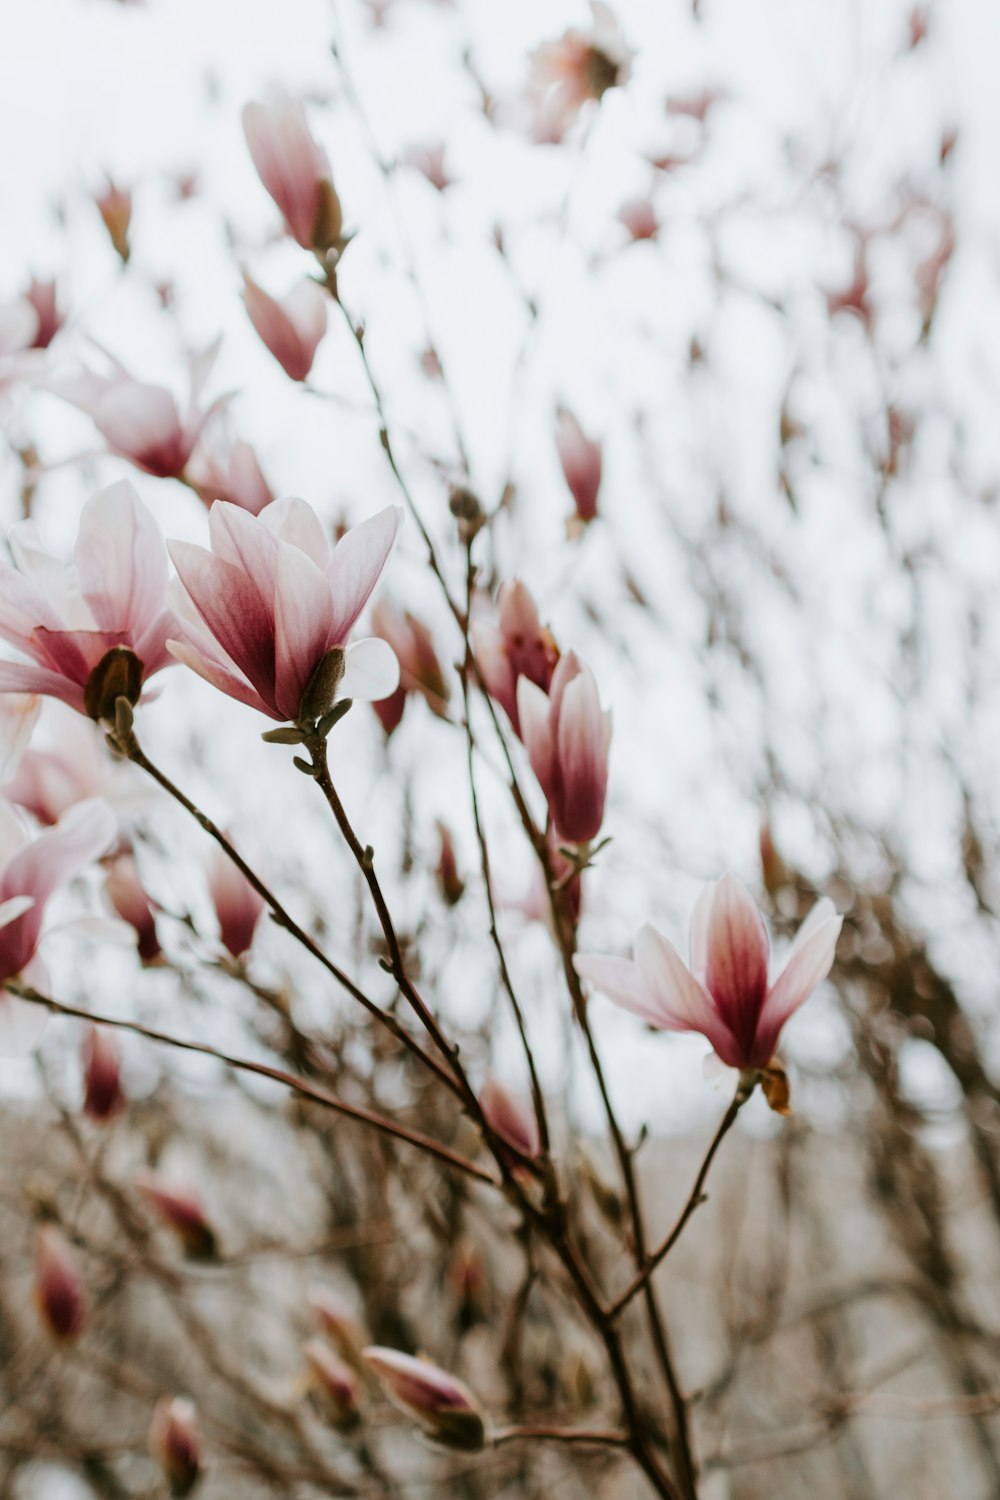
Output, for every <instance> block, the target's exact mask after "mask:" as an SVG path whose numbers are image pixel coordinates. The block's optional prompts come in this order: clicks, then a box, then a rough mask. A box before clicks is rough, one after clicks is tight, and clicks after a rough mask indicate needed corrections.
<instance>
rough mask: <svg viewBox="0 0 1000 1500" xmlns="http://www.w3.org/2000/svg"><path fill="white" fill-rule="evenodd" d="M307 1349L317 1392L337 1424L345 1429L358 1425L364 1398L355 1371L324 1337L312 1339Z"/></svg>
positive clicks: (306, 1352) (314, 1391)
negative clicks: (340, 1357)
mask: <svg viewBox="0 0 1000 1500" xmlns="http://www.w3.org/2000/svg"><path fill="white" fill-rule="evenodd" d="M303 1352H304V1354H305V1356H306V1359H307V1360H308V1362H309V1371H310V1374H311V1376H312V1390H313V1393H314V1394H315V1395H316V1396H318V1397H319V1398H320V1400H321V1404H322V1406H323V1408H324V1410H325V1411H326V1412H327V1413H328V1414H329V1417H330V1420H331V1422H332V1423H333V1425H334V1426H335V1427H339V1428H340V1429H341V1430H342V1431H347V1430H348V1429H349V1428H351V1427H356V1426H357V1425H358V1423H359V1422H360V1420H361V1398H360V1394H359V1391H358V1381H357V1376H356V1375H355V1374H354V1371H353V1370H351V1369H350V1368H349V1367H348V1366H347V1365H345V1364H344V1362H343V1360H340V1359H338V1358H337V1356H336V1355H335V1354H334V1353H333V1351H332V1349H330V1348H329V1347H328V1346H327V1345H326V1344H324V1342H323V1340H322V1339H310V1340H309V1342H308V1344H306V1346H305V1349H304V1351H303Z"/></svg>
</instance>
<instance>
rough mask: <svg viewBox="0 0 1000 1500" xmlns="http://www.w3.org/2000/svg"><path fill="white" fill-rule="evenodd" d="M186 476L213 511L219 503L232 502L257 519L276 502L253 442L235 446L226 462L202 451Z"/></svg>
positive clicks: (197, 454) (196, 455)
mask: <svg viewBox="0 0 1000 1500" xmlns="http://www.w3.org/2000/svg"><path fill="white" fill-rule="evenodd" d="M184 477H185V478H186V479H187V481H188V483H189V484H191V485H193V487H194V489H195V490H196V492H197V494H198V498H199V500H201V501H202V503H203V504H204V505H207V506H208V508H209V510H211V508H212V506H213V505H214V503H215V501H216V500H228V501H229V503H230V505H238V506H239V507H240V509H241V510H248V511H249V512H250V514H251V515H253V516H257V515H259V514H260V512H261V511H262V510H263V509H264V506H265V505H270V503H271V501H272V500H273V499H274V494H273V492H272V490H271V487H270V485H269V484H268V482H267V480H266V479H265V478H264V475H263V473H262V471H261V467H260V464H259V463H258V462H257V455H256V453H255V452H254V451H253V449H252V448H251V446H250V444H249V443H243V442H236V443H234V444H233V446H232V447H231V448H230V450H229V452H228V454H227V455H226V457H225V459H219V458H215V457H213V456H212V455H211V454H208V453H206V452H205V451H204V449H203V448H202V449H200V450H199V452H198V453H196V454H195V455H194V457H193V458H192V461H191V463H190V464H189V465H188V469H187V472H186V474H185V476H184Z"/></svg>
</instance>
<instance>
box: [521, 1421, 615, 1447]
mask: <svg viewBox="0 0 1000 1500" xmlns="http://www.w3.org/2000/svg"><path fill="white" fill-rule="evenodd" d="M528 1440H532V1441H538V1442H546V1443H597V1444H599V1445H600V1446H601V1447H603V1448H627V1447H628V1446H629V1443H630V1442H631V1439H630V1437H629V1435H628V1433H627V1432H614V1431H608V1430H606V1431H601V1430H600V1429H597V1428H589V1427H533V1426H531V1427H501V1428H500V1430H499V1432H496V1433H494V1434H493V1443H494V1446H495V1447H498V1446H499V1445H500V1444H501V1443H518V1442H526V1441H528Z"/></svg>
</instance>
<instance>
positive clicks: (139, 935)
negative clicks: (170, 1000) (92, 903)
mask: <svg viewBox="0 0 1000 1500" xmlns="http://www.w3.org/2000/svg"><path fill="white" fill-rule="evenodd" d="M104 890H105V893H106V894H107V897H108V900H109V901H110V902H111V905H112V906H113V907H114V909H115V911H116V912H117V913H118V915H119V916H120V917H121V919H122V921H123V922H127V923H128V925H129V926H130V927H131V928H132V930H133V932H134V933H135V940H136V947H137V949H138V952H139V957H140V958H141V960H142V962H143V963H144V964H155V963H157V962H158V961H159V959H160V958H161V957H162V950H161V948H160V939H159V936H158V934H157V931H156V915H155V913H154V911H153V907H152V904H151V902H150V899H149V897H148V896H147V894H146V892H145V890H144V888H143V884H142V881H141V880H140V879H139V871H138V870H137V869H136V865H135V860H134V859H133V858H132V855H131V854H119V855H118V856H117V858H116V859H115V860H113V861H112V863H111V866H110V868H109V870H108V872H107V874H106V875H105V877H104Z"/></svg>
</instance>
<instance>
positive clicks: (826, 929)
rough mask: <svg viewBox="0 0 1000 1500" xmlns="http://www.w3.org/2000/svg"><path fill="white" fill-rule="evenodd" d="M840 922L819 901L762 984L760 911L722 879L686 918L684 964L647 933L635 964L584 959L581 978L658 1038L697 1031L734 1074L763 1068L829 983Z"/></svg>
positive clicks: (735, 884)
mask: <svg viewBox="0 0 1000 1500" xmlns="http://www.w3.org/2000/svg"><path fill="white" fill-rule="evenodd" d="M842 921H843V918H842V917H840V916H838V915H837V912H836V911H835V909H834V906H833V902H832V901H829V900H827V899H826V897H824V898H823V899H822V900H820V901H817V903H816V905H815V906H814V907H813V909H812V911H811V912H810V913H809V916H808V917H807V918H806V920H805V921H804V922H803V924H802V926H801V927H800V928H799V931H798V933H797V935H796V938H795V941H794V943H793V944H792V947H791V950H790V951H789V954H788V958H787V961H786V963H785V967H784V969H783V970H782V972H781V973H780V975H779V976H778V978H777V979H776V980H775V981H774V983H773V984H770V985H769V984H768V978H767V970H768V955H769V948H768V941H767V932H766V930H765V928H764V922H763V919H762V918H761V915H760V912H759V911H758V910H757V905H756V903H755V901H754V899H753V897H752V896H751V895H750V893H749V891H747V889H746V887H745V886H744V885H743V884H742V882H741V881H739V880H737V879H736V877H735V876H733V875H724V876H723V877H722V879H721V880H717V881H715V882H714V883H713V884H712V885H709V886H707V887H706V889H705V890H704V891H703V892H702V895H701V897H700V898H699V900H698V903H697V905H696V906H695V909H694V914H693V916H692V918H691V963H690V967H688V966H687V965H686V964H685V963H684V962H683V961H682V959H681V958H680V956H679V955H678V953H677V952H676V950H675V949H674V948H673V947H672V946H671V944H670V943H668V942H667V940H666V938H664V937H661V936H660V934H659V933H658V932H657V931H656V929H655V928H654V927H650V926H648V925H647V926H646V927H643V928H642V929H641V930H640V932H639V936H638V937H637V938H636V941H635V958H634V960H629V959H624V958H603V957H598V956H596V955H587V956H585V957H579V958H577V959H576V960H575V962H576V969H577V972H578V973H579V974H581V975H582V976H583V978H584V979H587V980H589V981H590V983H591V984H593V985H595V986H596V987H597V989H599V990H602V991H603V993H604V994H606V995H607V996H608V997H609V998H610V999H611V1000H613V1001H614V1002H615V1004H616V1005H620V1006H622V1007H623V1008H624V1009H625V1010H630V1011H633V1012H634V1013H635V1014H636V1015H638V1016H641V1017H642V1018H643V1020H645V1021H648V1022H649V1024H650V1025H651V1026H655V1027H657V1028H658V1029H660V1030H663V1031H698V1032H700V1033H701V1034H702V1036H705V1037H707V1038H708V1040H709V1041H710V1042H711V1044H712V1046H713V1047H714V1049H715V1051H716V1053H717V1054H718V1056H719V1057H720V1058H721V1060H722V1061H723V1062H724V1063H726V1064H728V1066H730V1067H733V1068H752V1069H761V1068H766V1067H767V1066H768V1064H769V1063H770V1062H771V1059H772V1058H773V1056H774V1051H775V1048H776V1047H777V1045H778V1036H779V1033H780V1032H781V1028H782V1027H783V1026H784V1024H785V1022H786V1021H787V1020H788V1018H789V1016H791V1015H792V1014H793V1012H794V1011H796V1010H798V1008H799V1006H800V1005H802V1004H803V1002H804V1001H805V1000H808V998H809V996H810V995H811V994H812V992H813V990H814V989H815V988H816V986H817V985H818V984H819V983H820V982H821V980H823V979H825V978H826V976H827V974H828V973H829V972H830V966H831V965H832V963H833V958H834V952H835V950H836V947H837V938H838V936H839V934H840V927H841V923H842Z"/></svg>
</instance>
